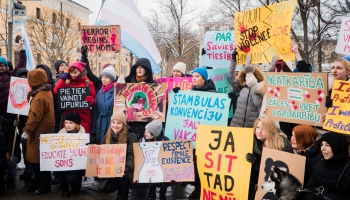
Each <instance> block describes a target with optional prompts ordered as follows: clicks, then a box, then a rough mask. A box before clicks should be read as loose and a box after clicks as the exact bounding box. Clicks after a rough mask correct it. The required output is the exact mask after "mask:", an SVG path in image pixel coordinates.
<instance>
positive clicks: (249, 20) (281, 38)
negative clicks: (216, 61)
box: [234, 0, 297, 64]
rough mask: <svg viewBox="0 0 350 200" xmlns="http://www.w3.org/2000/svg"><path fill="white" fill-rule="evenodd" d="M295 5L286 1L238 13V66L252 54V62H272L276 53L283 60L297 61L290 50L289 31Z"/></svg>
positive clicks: (235, 22) (235, 25) (294, 0)
mask: <svg viewBox="0 0 350 200" xmlns="http://www.w3.org/2000/svg"><path fill="white" fill-rule="evenodd" d="M296 2H297V1H296V0H291V1H283V2H281V3H276V4H273V5H269V6H262V7H259V8H255V9H252V10H245V11H243V12H237V13H236V14H235V17H234V18H235V21H234V30H235V35H236V44H237V45H236V46H237V50H238V56H237V62H238V64H243V63H244V62H245V60H246V57H247V54H251V56H252V63H266V62H270V61H271V58H272V56H273V55H275V54H276V55H278V56H279V58H280V59H283V60H284V61H287V60H294V59H295V55H294V54H293V52H292V51H291V50H290V44H292V41H291V39H290V29H291V28H292V26H291V23H292V17H293V13H294V9H295V6H296Z"/></svg>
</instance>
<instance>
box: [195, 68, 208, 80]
mask: <svg viewBox="0 0 350 200" xmlns="http://www.w3.org/2000/svg"><path fill="white" fill-rule="evenodd" d="M194 72H197V73H198V74H200V75H201V76H202V77H203V79H204V80H208V71H207V68H205V67H197V68H196V69H194V70H193V71H192V74H193V73H194Z"/></svg>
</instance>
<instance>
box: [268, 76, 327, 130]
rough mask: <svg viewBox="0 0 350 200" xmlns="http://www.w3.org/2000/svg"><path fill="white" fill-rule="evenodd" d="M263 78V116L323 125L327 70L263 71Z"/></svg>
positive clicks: (297, 122)
mask: <svg viewBox="0 0 350 200" xmlns="http://www.w3.org/2000/svg"><path fill="white" fill-rule="evenodd" d="M265 77H266V88H267V91H266V93H265V95H266V107H267V111H266V115H268V116H269V117H270V118H271V119H273V120H276V121H284V122H292V123H296V124H309V125H315V126H322V125H323V122H322V115H324V114H325V113H326V112H327V109H326V107H325V104H324V102H325V98H326V95H327V88H328V86H327V73H308V74H307V73H305V74H304V73H266V75H265ZM324 80H326V81H325V82H324Z"/></svg>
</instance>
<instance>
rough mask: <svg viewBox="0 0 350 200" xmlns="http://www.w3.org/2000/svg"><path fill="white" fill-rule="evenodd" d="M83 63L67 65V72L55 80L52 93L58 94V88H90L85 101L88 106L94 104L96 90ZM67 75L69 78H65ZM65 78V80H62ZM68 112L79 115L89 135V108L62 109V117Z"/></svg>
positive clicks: (76, 62) (90, 114) (90, 116)
mask: <svg viewBox="0 0 350 200" xmlns="http://www.w3.org/2000/svg"><path fill="white" fill-rule="evenodd" d="M84 67H85V63H83V62H78V61H75V62H72V63H71V64H70V66H69V69H68V72H69V74H68V73H67V72H65V74H63V75H62V78H61V79H60V80H59V81H58V82H57V84H56V86H55V88H54V94H55V95H58V90H59V89H60V88H77V87H88V88H89V89H90V95H89V96H87V97H86V99H85V100H86V101H87V102H89V103H90V106H91V107H93V106H94V99H95V97H96V92H95V88H94V84H93V83H92V82H91V81H90V80H89V79H88V77H87V76H86V70H85V69H84ZM67 77H69V78H67ZM64 79H66V80H64ZM69 112H76V113H78V114H79V115H80V117H81V125H82V126H83V127H84V129H85V131H86V132H87V133H90V135H91V125H92V113H91V109H90V108H82V109H68V110H64V111H63V118H64V116H65V115H66V114H68V113H69Z"/></svg>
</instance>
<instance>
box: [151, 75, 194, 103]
mask: <svg viewBox="0 0 350 200" xmlns="http://www.w3.org/2000/svg"><path fill="white" fill-rule="evenodd" d="M155 81H156V82H157V83H159V84H166V97H167V99H168V94H169V91H170V90H173V89H174V88H176V87H179V88H180V90H191V89H192V77H178V78H160V79H157V80H155Z"/></svg>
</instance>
